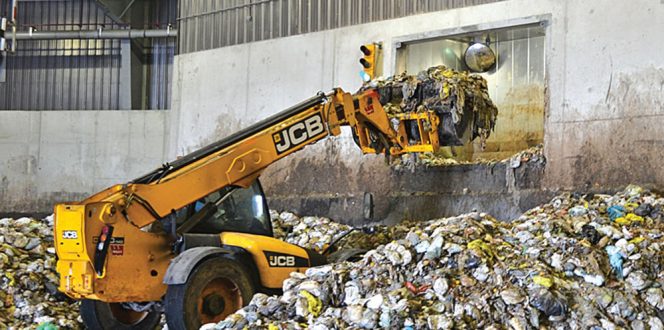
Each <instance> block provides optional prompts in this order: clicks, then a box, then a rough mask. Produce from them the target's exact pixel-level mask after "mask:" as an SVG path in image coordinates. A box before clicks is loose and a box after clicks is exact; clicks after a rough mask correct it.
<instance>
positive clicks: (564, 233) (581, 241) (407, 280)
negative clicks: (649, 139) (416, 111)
mask: <svg viewBox="0 0 664 330" xmlns="http://www.w3.org/2000/svg"><path fill="white" fill-rule="evenodd" d="M663 207H664V198H662V197H660V196H658V195H655V194H653V193H650V192H648V191H645V190H643V189H642V188H640V187H635V186H630V187H628V188H627V189H626V190H624V191H622V192H620V193H618V194H616V195H613V196H611V195H599V194H596V195H593V194H587V195H580V194H563V195H560V196H558V197H556V198H554V199H553V200H552V201H551V202H550V203H548V204H545V205H542V206H540V207H536V208H534V209H532V210H530V211H528V212H526V213H525V214H524V215H523V216H521V217H520V218H518V219H515V220H514V221H512V222H510V223H506V222H500V221H497V220H495V219H494V218H492V217H491V216H490V215H487V214H483V213H471V214H466V215H461V216H457V217H452V218H444V219H437V220H431V221H426V222H421V223H417V224H410V225H409V228H404V227H396V228H401V229H394V228H392V229H390V227H379V228H377V230H378V231H379V232H381V231H382V232H383V234H384V237H385V238H386V239H389V240H390V241H389V242H384V241H381V240H380V239H379V240H377V241H374V242H375V243H376V244H380V245H379V246H377V247H376V248H375V249H373V250H370V251H368V252H367V253H366V254H365V255H364V257H363V258H362V259H361V260H359V261H356V262H343V263H337V264H331V265H326V266H321V267H316V268H311V269H308V270H307V271H306V273H305V274H301V273H292V274H291V277H290V278H289V279H287V280H286V281H285V282H284V285H283V295H282V296H267V295H264V294H257V295H255V296H254V298H253V300H252V301H251V303H250V304H249V305H248V306H247V307H245V308H243V309H241V310H239V311H238V312H237V313H235V314H232V315H230V316H229V317H228V318H226V319H225V320H224V321H222V322H220V323H218V324H217V325H216V326H215V327H216V328H219V329H229V328H232V329H244V328H248V329H258V328H269V329H303V328H309V329H346V328H355V329H359V328H365V329H372V328H385V329H397V328H398V329H505V328H511V329H533V328H535V329H537V328H549V329H551V328H555V329H620V328H632V329H650V330H662V329H663V328H664V326H663V324H662V319H663V318H664V291H663V290H664V289H663V287H664V251H663V249H664V210H663ZM298 219H299V220H298ZM275 222H276V224H277V227H279V228H281V230H282V231H281V233H282V235H285V236H284V237H285V239H286V240H288V241H290V242H295V243H302V244H303V245H305V246H308V247H320V246H324V245H325V244H328V243H329V242H331V240H332V239H333V237H334V236H336V231H338V230H339V231H341V232H343V231H345V230H347V229H348V228H347V227H344V226H343V225H339V224H335V223H334V222H330V221H329V220H327V219H324V218H313V217H309V218H301V219H300V218H297V217H295V216H294V215H292V214H289V213H282V214H280V215H278V216H277V218H276V219H275ZM289 228H290V229H292V230H290V232H288V229H289ZM283 229H286V231H284V230H283ZM388 237H389V238H388Z"/></svg>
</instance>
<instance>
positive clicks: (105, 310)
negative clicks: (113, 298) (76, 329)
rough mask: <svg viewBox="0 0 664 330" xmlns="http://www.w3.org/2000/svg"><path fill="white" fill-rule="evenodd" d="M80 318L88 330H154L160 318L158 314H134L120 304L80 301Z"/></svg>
mask: <svg viewBox="0 0 664 330" xmlns="http://www.w3.org/2000/svg"><path fill="white" fill-rule="evenodd" d="M80 311H81V318H82V319H83V324H84V325H85V327H86V328H88V329H95V330H97V329H104V330H106V329H109V330H110V329H119V330H139V329H140V330H154V328H155V327H156V326H157V324H159V319H160V317H161V315H160V313H158V312H144V313H139V312H134V311H132V310H128V309H125V308H123V307H122V305H121V304H116V303H106V302H103V301H99V300H89V299H84V300H82V301H81V307H80Z"/></svg>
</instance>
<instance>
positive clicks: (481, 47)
mask: <svg viewBox="0 0 664 330" xmlns="http://www.w3.org/2000/svg"><path fill="white" fill-rule="evenodd" d="M463 58H464V61H465V62H466V66H467V67H468V68H469V69H470V71H472V72H478V73H482V72H487V71H489V70H491V69H493V68H494V67H495V65H496V54H494V52H493V50H492V49H491V47H489V46H487V45H486V44H483V43H479V42H478V43H474V44H472V45H470V46H469V47H468V48H467V49H466V52H465V54H464V56H463Z"/></svg>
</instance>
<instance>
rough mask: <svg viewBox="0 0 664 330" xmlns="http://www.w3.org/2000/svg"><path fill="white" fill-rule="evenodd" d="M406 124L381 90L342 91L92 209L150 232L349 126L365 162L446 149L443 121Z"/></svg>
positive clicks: (420, 117)
mask: <svg viewBox="0 0 664 330" xmlns="http://www.w3.org/2000/svg"><path fill="white" fill-rule="evenodd" d="M401 118H402V119H399V120H394V119H393V120H392V121H391V120H390V119H389V118H388V116H387V114H386V113H385V111H384V110H383V108H382V106H381V104H380V102H379V100H378V95H377V93H376V92H375V91H373V90H367V91H364V92H363V93H361V94H357V95H351V94H349V93H346V92H344V91H343V90H341V89H335V90H333V91H332V92H330V93H328V94H322V93H321V94H318V95H316V96H315V97H312V98H310V99H308V100H306V101H304V102H302V103H300V104H297V105H295V106H293V107H291V108H289V109H287V110H285V111H283V112H280V113H278V114H276V115H274V116H272V117H269V118H267V119H265V120H263V121H261V122H259V123H257V124H255V125H253V126H251V127H248V128H247V129H244V130H242V131H240V132H238V133H235V134H233V135H231V136H229V137H227V138H225V139H223V140H221V141H219V142H216V143H214V144H211V145H208V146H206V147H204V148H202V149H200V150H197V151H195V152H193V153H191V154H188V155H186V156H184V157H181V158H179V159H177V160H175V161H174V162H171V163H166V164H164V165H163V166H162V167H161V168H159V169H156V170H155V171H152V172H150V173H148V174H146V175H144V176H142V177H140V178H138V179H136V180H134V181H132V182H130V183H128V184H126V185H117V186H114V187H111V188H109V189H107V190H105V191H103V192H101V193H99V194H97V195H94V196H92V197H90V198H89V199H87V200H86V201H84V203H90V202H97V201H112V202H113V203H115V204H117V205H118V207H119V209H120V210H122V211H123V214H125V216H126V217H127V219H128V220H129V221H130V222H132V223H133V224H134V225H136V226H138V227H143V226H146V225H149V224H150V223H152V222H154V221H156V220H158V219H161V218H164V217H166V216H168V215H169V214H170V213H171V212H173V211H174V210H178V209H180V208H182V207H184V206H185V205H188V204H190V203H192V202H195V201H196V200H198V199H199V198H201V197H202V196H206V195H208V194H209V193H211V192H213V191H216V190H219V189H220V188H222V187H225V186H231V185H232V186H239V187H247V186H249V185H250V184H251V183H252V182H253V181H254V180H255V179H256V178H257V177H258V176H259V175H260V174H261V173H262V171H263V170H265V168H267V167H268V166H269V165H270V164H272V163H274V162H276V161H278V160H279V159H281V158H283V157H286V156H288V155H290V154H292V153H294V152H296V151H299V150H301V149H302V148H304V147H305V146H306V145H308V144H311V143H314V142H317V141H319V140H321V139H324V138H326V137H327V136H331V135H332V136H336V135H339V134H340V133H341V126H343V125H349V126H351V127H352V129H353V132H354V134H355V135H356V137H357V139H356V141H357V142H358V144H359V146H360V148H361V149H362V152H363V153H365V154H366V153H385V154H386V155H400V154H403V153H409V152H427V151H428V152H431V151H434V150H437V149H438V146H439V142H438V135H437V134H436V132H437V127H438V124H439V120H438V116H437V115H435V114H434V113H433V112H425V113H417V114H410V115H402V117H401ZM407 122H410V123H409V125H417V128H418V131H419V133H420V134H417V137H418V138H419V140H414V137H413V136H412V134H411V135H409V134H408V133H407V132H409V130H407V129H406V123H407ZM174 192H177V193H174Z"/></svg>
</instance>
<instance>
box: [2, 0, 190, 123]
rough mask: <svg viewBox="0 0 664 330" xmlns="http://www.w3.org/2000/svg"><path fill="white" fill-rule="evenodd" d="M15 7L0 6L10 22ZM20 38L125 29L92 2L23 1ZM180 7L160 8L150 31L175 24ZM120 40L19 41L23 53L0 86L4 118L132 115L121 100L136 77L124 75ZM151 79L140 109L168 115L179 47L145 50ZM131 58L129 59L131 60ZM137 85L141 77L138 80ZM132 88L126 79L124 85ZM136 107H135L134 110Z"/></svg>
mask: <svg viewBox="0 0 664 330" xmlns="http://www.w3.org/2000/svg"><path fill="white" fill-rule="evenodd" d="M8 6H9V0H0V15H1V16H6V11H7V8H8ZM18 13H19V14H18V20H19V24H20V27H19V31H27V30H28V29H29V28H30V27H33V28H36V29H37V30H40V31H71V30H94V29H98V28H103V29H105V30H110V29H126V28H129V26H128V25H126V24H123V23H119V22H117V21H115V20H114V19H113V18H111V17H110V16H109V15H107V14H106V13H105V11H104V10H103V9H102V8H101V7H100V6H98V4H97V3H96V2H95V1H94V0H22V1H20V3H19V12H18ZM176 15H177V2H176V1H175V0H171V1H156V4H155V7H154V11H153V12H152V13H150V17H147V18H146V23H145V28H153V29H154V28H166V26H167V25H168V24H174V23H175V22H176V21H175V19H176ZM121 43H122V41H121V40H20V41H19V42H18V44H17V52H16V53H15V54H13V55H9V56H8V57H7V63H6V72H7V75H6V82H4V83H0V110H117V109H122V108H128V107H127V106H123V104H124V105H126V104H128V102H127V101H126V100H124V99H122V100H121V98H123V97H126V95H124V94H123V93H122V92H121V87H122V86H127V85H126V84H130V83H131V82H130V81H122V80H123V78H121V77H131V73H126V72H125V73H124V74H123V73H122V72H121V70H125V69H126V70H130V68H122V67H121V56H122V54H121ZM141 45H142V47H141V48H140V52H143V53H144V54H142V56H141V61H143V62H145V64H144V65H145V66H146V71H145V75H146V76H145V77H144V78H141V79H143V82H142V84H145V87H144V88H139V89H138V90H135V91H132V92H134V93H146V94H147V102H144V103H142V106H140V107H138V108H137V109H140V108H147V109H169V108H170V103H171V96H170V95H171V80H172V79H171V76H172V64H173V57H174V55H175V48H176V41H175V40H173V39H172V38H170V39H166V38H163V39H154V40H151V41H150V40H148V41H144V42H142V43H141ZM127 56H129V54H127ZM132 79H136V77H134V78H132ZM124 80H128V78H126V79H124ZM130 103H131V102H129V104H130Z"/></svg>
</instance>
